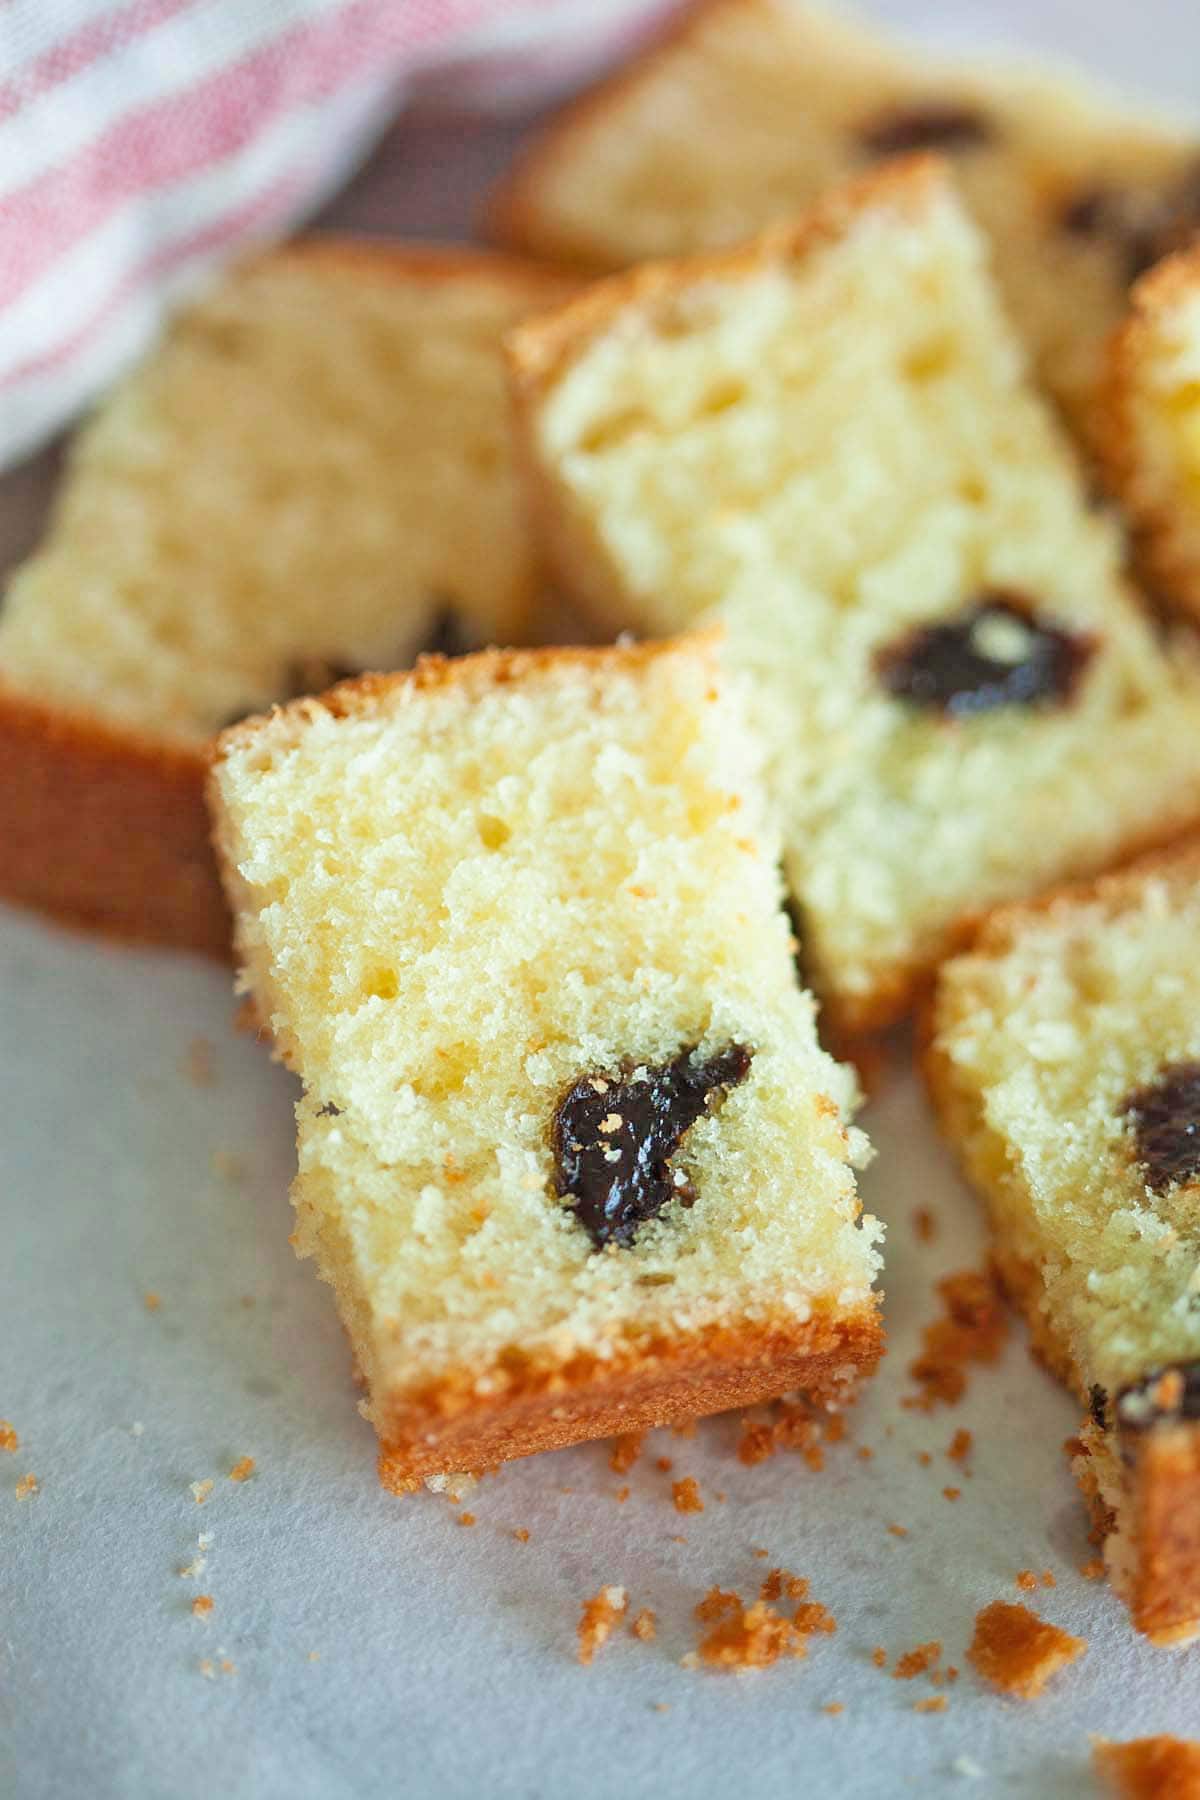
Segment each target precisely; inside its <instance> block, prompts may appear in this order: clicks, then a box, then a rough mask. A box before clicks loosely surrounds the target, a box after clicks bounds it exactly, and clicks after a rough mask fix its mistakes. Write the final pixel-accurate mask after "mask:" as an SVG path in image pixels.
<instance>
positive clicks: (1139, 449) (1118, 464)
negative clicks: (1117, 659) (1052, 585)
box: [1101, 250, 1200, 616]
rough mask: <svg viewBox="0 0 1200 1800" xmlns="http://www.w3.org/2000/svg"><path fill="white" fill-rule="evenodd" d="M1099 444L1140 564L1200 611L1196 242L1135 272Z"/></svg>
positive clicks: (1199, 282) (1112, 361)
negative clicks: (1137, 278)
mask: <svg viewBox="0 0 1200 1800" xmlns="http://www.w3.org/2000/svg"><path fill="white" fill-rule="evenodd" d="M1104 399H1105V402H1106V404H1105V407H1104V410H1103V412H1102V415H1101V417H1102V424H1103V430H1102V432H1101V453H1102V456H1103V461H1104V468H1105V473H1106V475H1107V478H1108V481H1109V484H1110V486H1111V487H1112V490H1113V492H1114V493H1115V494H1116V495H1117V496H1118V498H1119V499H1120V501H1121V503H1122V505H1123V506H1124V509H1125V512H1126V514H1127V515H1128V517H1129V519H1130V520H1131V522H1132V524H1133V527H1134V531H1135V533H1136V537H1137V546H1138V551H1139V555H1140V558H1141V562H1142V566H1143V567H1144V569H1145V571H1146V575H1147V577H1148V579H1149V580H1150V581H1151V582H1153V584H1154V586H1155V588H1156V590H1157V591H1158V592H1159V593H1160V594H1161V595H1162V597H1163V598H1164V599H1167V600H1170V601H1172V602H1174V603H1175V604H1176V605H1178V606H1181V607H1183V608H1184V609H1185V610H1186V611H1187V612H1189V613H1191V614H1192V615H1193V616H1195V615H1200V251H1197V250H1193V251H1189V252H1187V253H1184V254H1181V255H1179V256H1175V257H1171V258H1170V259H1169V260H1168V261H1167V262H1165V263H1162V264H1161V265H1160V266H1159V267H1158V268H1156V269H1154V270H1152V272H1151V273H1150V274H1149V275H1147V276H1145V277H1144V279H1143V280H1141V281H1139V282H1138V284H1137V286H1136V287H1135V288H1134V290H1133V307H1132V311H1131V313H1130V316H1129V318H1128V319H1127V320H1126V322H1125V324H1124V325H1123V326H1122V328H1121V330H1120V331H1119V332H1118V333H1117V334H1116V336H1115V338H1114V340H1113V343H1112V346H1111V349H1110V353H1109V365H1108V381H1107V385H1106V388H1105V392H1104Z"/></svg>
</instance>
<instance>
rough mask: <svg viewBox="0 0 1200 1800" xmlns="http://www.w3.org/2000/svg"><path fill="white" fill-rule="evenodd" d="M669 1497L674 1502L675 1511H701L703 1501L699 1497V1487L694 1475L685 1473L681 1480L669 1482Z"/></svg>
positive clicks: (702, 1509)
mask: <svg viewBox="0 0 1200 1800" xmlns="http://www.w3.org/2000/svg"><path fill="white" fill-rule="evenodd" d="M671 1498H672V1500H673V1501H674V1503H675V1511H676V1512H680V1513H702V1512H703V1511H704V1502H703V1500H702V1499H701V1498H700V1488H699V1485H698V1483H697V1481H696V1477H695V1476H694V1475H685V1476H684V1478H683V1480H682V1481H675V1482H672V1484H671Z"/></svg>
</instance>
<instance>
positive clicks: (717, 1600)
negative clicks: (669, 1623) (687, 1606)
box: [695, 1587, 742, 1625]
mask: <svg viewBox="0 0 1200 1800" xmlns="http://www.w3.org/2000/svg"><path fill="white" fill-rule="evenodd" d="M741 1610H742V1600H741V1595H740V1594H735V1593H733V1592H731V1591H730V1589H728V1588H719V1587H713V1588H709V1590H708V1592H707V1594H705V1596H704V1598H703V1600H698V1601H697V1602H696V1607H695V1612H696V1617H697V1618H698V1619H699V1620H700V1623H701V1624H702V1625H711V1624H712V1622H713V1620H714V1619H723V1618H725V1617H726V1615H727V1614H730V1613H739V1612H741Z"/></svg>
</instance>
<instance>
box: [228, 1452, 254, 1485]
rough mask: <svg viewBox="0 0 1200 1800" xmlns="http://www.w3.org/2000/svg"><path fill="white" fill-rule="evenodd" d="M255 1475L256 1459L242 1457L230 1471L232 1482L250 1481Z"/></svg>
mask: <svg viewBox="0 0 1200 1800" xmlns="http://www.w3.org/2000/svg"><path fill="white" fill-rule="evenodd" d="M253 1473H254V1458H253V1457H252V1456H240V1457H239V1458H238V1460H237V1461H236V1462H235V1463H234V1465H233V1467H232V1469H230V1471H229V1479H230V1481H249V1479H250V1477H251V1476H252V1475H253Z"/></svg>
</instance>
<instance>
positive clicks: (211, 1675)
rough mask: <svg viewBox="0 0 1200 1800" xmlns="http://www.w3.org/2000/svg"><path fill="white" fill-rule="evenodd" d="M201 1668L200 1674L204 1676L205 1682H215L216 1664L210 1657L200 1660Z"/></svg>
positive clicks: (203, 1657)
mask: <svg viewBox="0 0 1200 1800" xmlns="http://www.w3.org/2000/svg"><path fill="white" fill-rule="evenodd" d="M199 1666H200V1673H201V1674H202V1675H203V1677H204V1679H205V1681H215V1680H216V1679H217V1669H216V1664H215V1663H214V1662H213V1660H212V1658H211V1657H210V1656H202V1657H201V1658H200V1665H199Z"/></svg>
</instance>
